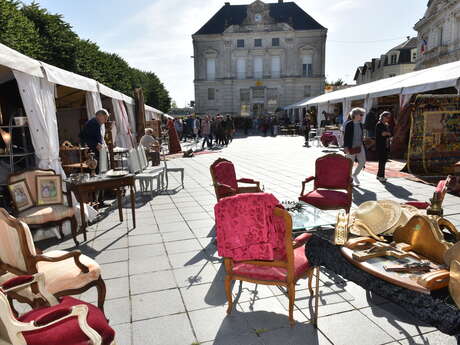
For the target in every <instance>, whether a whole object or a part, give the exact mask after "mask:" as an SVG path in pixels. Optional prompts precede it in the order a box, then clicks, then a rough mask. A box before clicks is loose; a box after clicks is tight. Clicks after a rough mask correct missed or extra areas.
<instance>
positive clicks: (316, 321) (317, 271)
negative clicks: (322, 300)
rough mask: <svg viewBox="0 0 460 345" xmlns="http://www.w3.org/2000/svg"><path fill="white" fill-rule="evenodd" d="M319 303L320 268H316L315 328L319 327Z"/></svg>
mask: <svg viewBox="0 0 460 345" xmlns="http://www.w3.org/2000/svg"><path fill="white" fill-rule="evenodd" d="M318 302H319V266H318V267H316V291H315V315H314V317H313V326H315V327H318Z"/></svg>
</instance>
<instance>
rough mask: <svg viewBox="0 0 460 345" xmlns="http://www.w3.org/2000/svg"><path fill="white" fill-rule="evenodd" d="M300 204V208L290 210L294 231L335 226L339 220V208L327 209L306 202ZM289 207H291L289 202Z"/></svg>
mask: <svg viewBox="0 0 460 345" xmlns="http://www.w3.org/2000/svg"><path fill="white" fill-rule="evenodd" d="M298 204H300V207H299V208H297V209H296V210H290V211H289V213H290V215H291V217H292V231H302V230H310V229H314V228H319V227H322V226H334V225H335V224H336V222H337V213H338V210H331V211H325V210H320V209H319V208H316V207H314V206H312V205H310V204H307V203H304V202H299V203H298ZM285 207H286V205H285ZM287 208H289V204H288V205H287Z"/></svg>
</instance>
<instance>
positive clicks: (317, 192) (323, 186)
mask: <svg viewBox="0 0 460 345" xmlns="http://www.w3.org/2000/svg"><path fill="white" fill-rule="evenodd" d="M352 168H353V162H352V161H351V159H349V158H346V157H345V156H342V155H339V154H330V155H326V156H323V157H320V158H318V159H317V160H316V164H315V176H311V177H307V178H306V179H305V181H303V182H302V191H301V192H300V196H299V200H300V201H303V202H305V203H307V204H310V205H313V206H315V207H317V208H319V209H322V210H339V209H345V210H346V211H347V212H349V211H350V207H351V202H352V185H351V183H352V180H351V169H352ZM311 181H314V189H313V191H311V192H308V193H306V194H304V192H305V185H306V184H307V183H309V182H311ZM341 190H344V191H341Z"/></svg>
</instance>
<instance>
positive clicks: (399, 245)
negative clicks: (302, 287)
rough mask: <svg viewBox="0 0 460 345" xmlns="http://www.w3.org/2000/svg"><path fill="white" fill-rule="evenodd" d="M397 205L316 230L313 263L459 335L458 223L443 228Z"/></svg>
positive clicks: (364, 210) (369, 208)
mask: <svg viewBox="0 0 460 345" xmlns="http://www.w3.org/2000/svg"><path fill="white" fill-rule="evenodd" d="M396 205H399V204H397V203H394V204H392V203H391V202H388V201H386V202H376V201H373V202H368V204H367V205H364V206H363V205H361V206H360V207H359V208H358V209H356V210H354V211H352V212H351V213H350V214H345V212H343V213H340V214H339V216H338V221H337V224H336V227H335V229H334V228H333V227H331V228H328V229H324V228H323V229H320V230H313V231H310V233H311V234H312V235H313V236H312V237H311V238H310V240H309V241H308V242H307V244H306V247H305V253H306V256H307V258H308V261H309V262H310V263H311V264H312V266H315V267H325V268H326V269H328V270H330V271H332V272H334V273H336V274H338V275H340V276H342V277H343V278H344V279H346V280H350V281H352V282H354V283H356V284H358V285H360V286H361V287H363V288H364V289H366V290H368V291H371V292H373V293H375V294H378V295H379V296H381V297H383V298H386V299H388V300H389V301H391V302H393V303H395V304H397V305H399V306H401V307H402V308H404V309H405V310H406V311H407V312H408V313H410V314H412V315H413V316H414V317H415V318H416V319H417V320H419V321H421V322H425V323H427V324H429V325H431V326H433V327H436V328H437V329H439V330H440V331H441V332H443V333H446V334H449V335H454V336H456V337H457V339H458V336H459V335H460V310H459V308H458V305H460V303H459V302H460V270H459V269H460V263H459V261H458V260H460V243H457V244H454V242H455V238H456V236H457V234H458V233H457V231H456V229H455V228H452V227H448V228H447V229H446V230H449V233H446V232H445V231H443V230H441V228H443V227H444V226H443V225H444V223H443V222H442V221H441V220H442V219H441V218H440V217H437V216H427V215H423V214H419V213H420V212H421V211H418V213H415V212H414V211H413V209H411V208H409V209H410V210H409V211H407V210H406V208H407V207H406V206H404V207H403V206H401V205H399V207H398V206H396ZM380 212H381V214H380ZM372 229H373V230H372ZM368 231H371V232H372V236H371V234H370V233H369V232H368ZM374 237H376V238H374ZM444 238H448V239H449V240H452V241H453V242H449V241H447V240H445V239H444ZM316 294H317V296H316V298H317V297H318V291H317V293H316ZM316 308H317V300H316ZM317 310H318V309H316V311H317ZM315 319H316V320H317V315H316V317H315Z"/></svg>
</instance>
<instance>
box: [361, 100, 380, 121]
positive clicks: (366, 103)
mask: <svg viewBox="0 0 460 345" xmlns="http://www.w3.org/2000/svg"><path fill="white" fill-rule="evenodd" d="M376 100H377V99H376V98H374V97H371V96H370V95H367V96H366V99H365V100H364V109H366V113H365V114H364V117H363V123H364V122H366V116H367V114H368V113H369V112H370V111H371V109H372V108H373V107H374V106H375V103H376Z"/></svg>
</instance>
